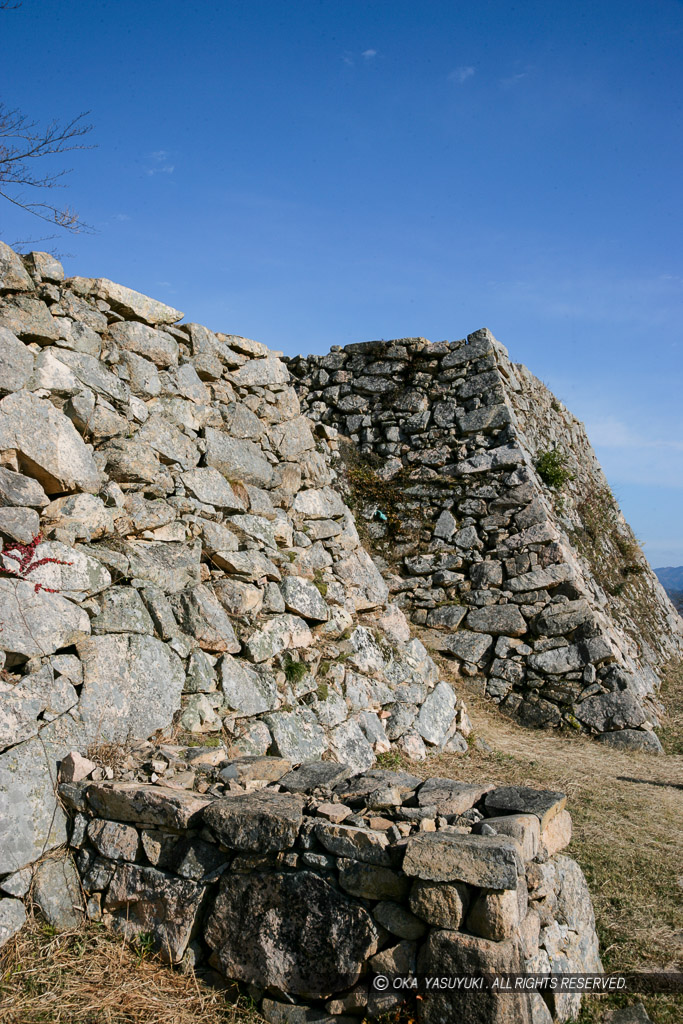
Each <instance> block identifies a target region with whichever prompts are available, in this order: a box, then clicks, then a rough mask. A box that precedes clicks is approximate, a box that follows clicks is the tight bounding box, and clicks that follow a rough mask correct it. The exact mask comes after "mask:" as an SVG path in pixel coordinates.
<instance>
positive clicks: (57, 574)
mask: <svg viewBox="0 0 683 1024" xmlns="http://www.w3.org/2000/svg"><path fill="white" fill-rule="evenodd" d="M182 315H183V314H182V313H181V312H180V311H178V310H175V309H172V308H170V307H169V306H167V305H164V304H163V303H160V302H157V301H155V300H153V299H150V298H148V297H147V296H144V295H142V294H140V293H139V292H136V291H133V290H131V289H128V288H125V287H122V286H120V285H117V284H114V283H113V282H111V281H108V280H105V279H90V278H82V277H75V278H72V279H70V280H68V281H65V280H64V273H63V270H62V267H61V266H60V264H59V263H58V262H57V261H56V260H55V259H54V258H53V257H51V256H49V255H47V254H45V253H32V254H31V255H29V256H26V257H19V256H17V255H16V254H15V253H14V252H13V251H12V250H11V249H10V248H8V247H7V246H5V245H3V244H2V243H0V541H1V547H0V890H2V892H3V893H5V894H6V895H7V896H8V897H17V896H20V895H24V893H25V892H26V891H27V886H28V881H27V879H29V878H30V869H31V865H32V864H34V863H35V862H37V861H38V860H39V859H40V858H41V857H43V856H45V855H47V854H49V853H50V851H51V850H54V849H56V848H57V847H59V846H60V845H61V844H63V843H64V842H65V841H66V838H67V828H66V824H67V822H66V815H65V813H64V810H63V808H62V806H61V804H60V802H59V801H58V799H57V796H56V793H55V781H56V776H57V768H58V765H59V763H60V761H61V760H62V759H63V758H65V757H66V755H67V754H69V752H70V751H73V750H79V751H81V752H82V754H84V755H85V754H87V753H88V751H92V750H94V749H100V750H104V751H105V752H106V751H110V749H111V747H112V745H114V747H120V748H121V749H123V750H126V749H127V748H128V747H130V744H131V743H132V742H133V741H136V740H147V739H148V738H149V737H152V736H156V737H158V738H160V739H161V738H164V739H166V740H167V741H169V742H171V741H172V740H173V739H174V738H177V737H178V736H181V738H182V736H183V734H185V736H186V737H187V736H188V735H189V734H193V735H194V736H195V737H197V738H201V737H202V736H203V735H204V734H209V733H210V734H212V735H213V738H214V740H215V741H216V742H218V740H219V738H222V740H223V741H224V742H225V743H226V744H227V748H229V751H230V754H231V756H233V757H237V756H248V755H252V756H260V755H264V754H267V753H268V754H272V755H277V756H281V757H286V758H288V759H290V760H291V761H292V763H293V764H299V763H301V762H302V761H305V760H310V759H312V758H318V757H321V756H322V755H323V754H324V755H325V756H326V757H330V758H332V759H335V760H341V761H344V762H345V763H348V764H349V765H351V766H352V767H353V768H354V769H355V770H357V771H362V770H364V769H367V768H370V767H371V765H372V764H373V763H374V760H375V755H376V754H377V753H379V752H388V751H389V750H390V749H391V748H392V745H395V746H396V747H397V748H398V749H400V750H401V751H403V752H405V753H406V754H408V755H409V756H410V757H411V758H416V759H420V758H424V757H425V756H426V753H427V751H428V750H435V751H441V750H453V751H463V750H465V749H467V742H466V736H467V735H468V733H469V731H470V725H469V721H468V718H467V713H466V710H465V706H464V704H463V702H462V701H461V700H459V698H458V697H457V695H456V694H455V692H454V691H453V689H452V687H451V686H450V685H449V684H448V683H447V682H445V681H444V680H442V679H441V678H440V676H439V673H438V670H437V668H436V665H435V663H434V661H433V660H432V659H431V657H430V656H429V655H428V653H427V651H426V649H425V648H424V647H423V645H422V643H421V642H420V641H419V640H417V639H411V635H410V630H409V627H408V623H407V621H406V619H405V617H404V614H403V612H402V611H401V610H400V608H398V607H397V606H396V604H395V603H394V602H392V601H391V599H390V595H389V591H388V587H387V585H386V583H385V582H384V580H383V579H382V576H381V575H380V573H379V572H378V570H377V569H376V567H375V565H374V564H373V562H372V560H371V558H370V556H369V555H368V554H367V552H366V551H365V549H364V548H363V546H362V545H361V543H360V540H359V537H358V533H357V531H356V527H355V522H354V517H353V515H352V513H351V512H350V511H349V509H348V508H347V507H346V505H345V504H344V502H343V500H342V498H341V497H340V494H339V493H338V491H337V490H336V489H335V488H334V483H335V475H336V474H335V471H334V470H333V469H332V467H331V464H330V447H329V444H328V442H327V441H326V440H325V439H324V438H320V437H316V436H315V434H314V432H313V430H312V427H311V424H310V422H309V420H308V419H306V417H304V416H303V415H302V414H301V411H300V405H299V399H298V397H297V395H296V392H295V391H294V389H293V387H292V386H291V384H290V375H289V372H288V370H287V368H286V366H285V364H284V363H283V362H282V361H281V360H280V358H279V354H278V353H275V352H272V351H270V350H269V349H267V348H266V347H265V346H264V345H261V344H259V343H257V342H255V341H250V340H249V339H247V338H242V337H235V336H232V335H225V334H215V333H213V332H211V331H210V330H208V329H207V328H206V327H203V326H202V325H200V324H197V323H188V324H182V325H181V326H175V325H176V324H177V322H178V321H179V320H180V319H181V318H182ZM227 748H224V750H225V749H227ZM107 756H109V754H107ZM105 760H106V758H105ZM134 768H135V764H132V766H131V767H130V768H129V770H130V771H133V770H134ZM179 774H181V773H179ZM166 779H167V781H168V779H169V776H168V774H167V775H166ZM7 904H8V901H7V900H3V901H1V902H0V913H1V914H2V916H3V918H7V916H8V915H9V917H8V920H9V921H10V926H8V927H9V931H7V930H4V931H3V930H2V928H1V927H0V935H1V936H2V937H4V938H6V937H7V936H8V934H9V933H11V929H12V927H13V926H14V925H17V924H18V923H20V922H21V919H22V911H21V910H20V909H19V905H18V904H16V903H15V902H13V901H12V900H9V904H11V905H7ZM2 908H4V909H2Z"/></svg>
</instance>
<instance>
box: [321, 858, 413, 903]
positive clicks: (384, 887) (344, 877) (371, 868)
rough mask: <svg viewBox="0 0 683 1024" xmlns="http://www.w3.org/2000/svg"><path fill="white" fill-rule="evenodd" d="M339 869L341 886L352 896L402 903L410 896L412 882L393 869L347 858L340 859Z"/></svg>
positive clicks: (338, 860) (338, 862)
mask: <svg viewBox="0 0 683 1024" xmlns="http://www.w3.org/2000/svg"><path fill="white" fill-rule="evenodd" d="M337 867H338V868H339V884H340V885H341V887H342V889H344V890H345V891H346V892H348V893H350V894H351V895H352V896H359V897H361V898H362V899H371V900H377V899H380V900H399V901H402V900H404V899H405V898H406V896H407V894H408V890H409V888H410V880H409V879H408V878H406V876H405V875H403V874H402V873H400V872H399V871H394V870H392V868H387V867H382V866H381V865H378V864H367V863H366V862H364V861H359V860H350V859H348V858H346V857H338V859H337Z"/></svg>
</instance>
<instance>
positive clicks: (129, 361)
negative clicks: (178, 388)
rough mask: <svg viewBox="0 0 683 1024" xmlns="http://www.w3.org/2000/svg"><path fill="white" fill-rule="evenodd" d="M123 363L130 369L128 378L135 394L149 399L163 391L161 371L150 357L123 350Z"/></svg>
mask: <svg viewBox="0 0 683 1024" xmlns="http://www.w3.org/2000/svg"><path fill="white" fill-rule="evenodd" d="M139 326H142V325H139ZM121 364H122V366H124V367H125V368H126V370H127V371H128V377H127V379H128V383H129V385H130V390H131V391H132V393H133V394H134V395H138V396H139V397H141V398H143V399H148V398H156V397H157V395H159V394H160V393H161V378H160V377H159V371H158V370H157V368H156V366H155V365H154V363H153V362H151V361H150V360H149V359H145V358H144V357H143V356H139V355H136V353H135V352H122V353H121ZM119 372H121V371H119ZM122 375H123V374H122Z"/></svg>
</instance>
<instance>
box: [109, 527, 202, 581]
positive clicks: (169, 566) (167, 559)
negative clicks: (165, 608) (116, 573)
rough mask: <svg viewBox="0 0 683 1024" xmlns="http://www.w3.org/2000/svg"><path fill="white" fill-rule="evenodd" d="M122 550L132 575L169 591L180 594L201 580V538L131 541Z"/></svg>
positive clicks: (122, 546) (123, 545)
mask: <svg viewBox="0 0 683 1024" xmlns="http://www.w3.org/2000/svg"><path fill="white" fill-rule="evenodd" d="M93 553H94V552H93ZM121 553H122V554H124V555H125V557H126V558H127V559H128V573H129V575H130V576H132V577H135V578H137V579H140V580H144V581H145V582H146V583H152V584H154V585H156V586H158V587H159V588H160V589H161V590H163V591H164V592H165V593H167V594H177V593H178V592H179V591H181V590H184V589H185V588H186V587H192V586H196V585H197V584H198V583H199V576H200V570H199V560H200V558H201V554H202V548H201V542H199V541H196V542H195V543H194V544H184V543H182V542H178V543H175V542H166V541H153V540H152V541H147V540H129V541H126V542H125V543H124V544H122V545H121Z"/></svg>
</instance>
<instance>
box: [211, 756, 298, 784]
mask: <svg viewBox="0 0 683 1024" xmlns="http://www.w3.org/2000/svg"><path fill="white" fill-rule="evenodd" d="M291 769H292V764H291V761H288V760H287V758H286V757H237V758H233V759H232V760H231V761H230V763H229V764H227V765H226V766H225V767H224V768H223V770H222V773H221V778H224V779H237V780H238V781H239V782H252V781H254V780H256V781H259V782H279V781H280V780H281V779H282V778H283V776H285V775H287V774H288V773H289V772H290V771H291Z"/></svg>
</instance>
